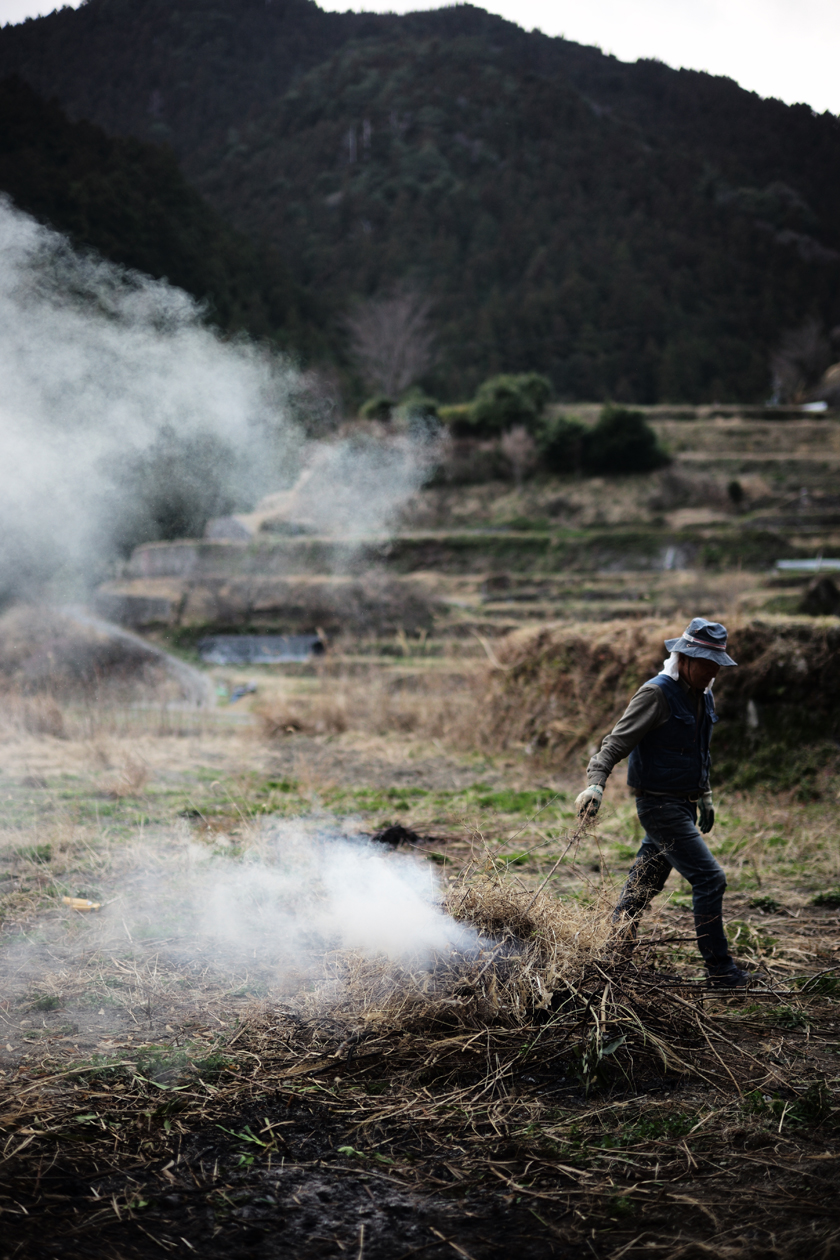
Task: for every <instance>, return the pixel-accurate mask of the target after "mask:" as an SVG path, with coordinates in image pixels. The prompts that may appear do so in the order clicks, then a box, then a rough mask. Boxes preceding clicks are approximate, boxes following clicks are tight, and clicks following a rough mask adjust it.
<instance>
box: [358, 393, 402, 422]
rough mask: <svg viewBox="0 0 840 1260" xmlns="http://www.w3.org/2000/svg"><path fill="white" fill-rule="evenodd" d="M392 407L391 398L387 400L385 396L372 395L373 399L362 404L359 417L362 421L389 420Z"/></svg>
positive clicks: (392, 401) (393, 404)
mask: <svg viewBox="0 0 840 1260" xmlns="http://www.w3.org/2000/svg"><path fill="white" fill-rule="evenodd" d="M394 406H395V403H394V400H393V398H387V397H386V396H385V394H374V396H373V398H368V399H367V401H366V402H363V403H362V405H361V407H360V408H359V415H360V416H361V418H362V419H363V420H390V419H391V412H392V411H393V410H394Z"/></svg>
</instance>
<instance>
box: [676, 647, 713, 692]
mask: <svg viewBox="0 0 840 1260" xmlns="http://www.w3.org/2000/svg"><path fill="white" fill-rule="evenodd" d="M677 668H678V669H679V672H680V678H682V679H683V680H684V681H685V682H687V683H688V685H689V687H693V688H694V690H695V691H705V690H706V688H707V687H708V685H709V683H710V682H711V681H712V679H713V678H717V675H718V670H719V669H720V665H718V664H716V662H715V661H710V660H707V658H706V657H705V656H684V655H683V653H682V652H680V653H679V664H678V666H677Z"/></svg>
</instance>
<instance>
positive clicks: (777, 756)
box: [482, 618, 840, 796]
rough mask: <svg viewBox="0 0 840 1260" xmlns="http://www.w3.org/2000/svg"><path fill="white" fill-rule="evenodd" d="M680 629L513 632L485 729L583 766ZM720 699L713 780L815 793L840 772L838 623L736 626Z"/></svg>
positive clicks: (501, 740)
mask: <svg viewBox="0 0 840 1260" xmlns="http://www.w3.org/2000/svg"><path fill="white" fill-rule="evenodd" d="M682 629H683V625H682V624H679V625H678V624H676V623H667V624H663V623H661V622H654V621H642V622H635V623H632V624H629V625H628V624H627V623H624V622H599V623H593V624H591V625H587V624H581V623H577V624H573V625H569V624H567V623H560V624H554V625H548V626H543V627H540V628H537V629H534V630H531V629H528V630H521V631H516V632H515V633H514V634H511V635H509V636H508V637H507V638H506V639H504V640H502V641H501V643H499V644H498V645H497V647H496V649H495V653H496V657H497V666H496V668H494V669H492V670H491V674H490V681H489V686H488V689H487V694H486V697H485V703H484V706H483V722H482V734H483V735H484V736H485V737H486V738H487V739H488V740H490V741H491V743H492V745H493V746H495V747H508V746H511V745H517V744H518V745H522V744H524V745H526V746H527V747H529V748H530V749H531V750H535V751H536V750H543V751H544V752H545V754H546V755H547V756H548V757H549V759H550V760H551V761H552V762H553V763H555V764H560V765H563V764H567V765H570V764H571V765H582V764H583V763H584V762H585V760H586V759H587V758H588V756H589V755H591V752H592V751H593V750H594V748H595V747H597V745H598V743H599V741H600V740H601V739H602V738H603V736H604V735H605V734H606V733H607V731H609V730H610V729H611V727H612V725H613V724H614V723H615V721H616V719H617V718H618V717H619V716H620V715H621V713H622V711H623V709H624V707H625V705H626V704H627V701H628V700H629V698H630V696H631V695H632V694H633V692H634V691H635V690H636V689H637V688H638V687H639V686H640V685H641V684H642V683H643V682H645V681H646V680H647V679H648V678H651V677H653V675H654V674H656V673H657V672H658V671H659V670H660V669H661V668H662V662H663V660H664V658H665V650H664V647H663V641H664V639H666V638H671V637H675V636H676V635H678V634H679V633H681V631H682ZM729 629H730V651H731V653H732V655H733V657H734V659H735V660H737V661H738V664H739V668H738V669H728V670H723V671H722V672H721V674H720V676H719V678H718V679H717V681H716V683H715V699H716V703H717V709H718V713H719V715H720V717H721V718H722V719H723V720H722V721H721V723H720V725H719V726H718V728H717V730H716V732H715V754H716V756H715V778H716V781H717V782H720V781H722V780H727V781H729V782H730V784H732V785H733V786H737V787H749V786H752V785H753V784H754V783H768V784H769V785H770V786H773V787H776V788H778V789H781V790H785V789H790V788H795V789H797V790H798V791H799V792H800V793H804V794H805V795H806V796H807V795H808V794H811V795H813V794H818V793H819V792H821V791H824V790H825V789H826V786H827V783H828V781H829V780H830V779H831V778H832V776H833V775H834V774H836V772H837V761H838V758H837V744H838V740H840V621H838V619H837V618H821V619H810V618H809V619H806V618H788V619H781V618H778V619H763V620H755V621H750V622H746V623H742V624H740V625H739V624H734V625H731V626H730V627H729Z"/></svg>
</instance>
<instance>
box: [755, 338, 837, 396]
mask: <svg viewBox="0 0 840 1260" xmlns="http://www.w3.org/2000/svg"><path fill="white" fill-rule="evenodd" d="M830 362H831V347H830V345H829V342H828V338H827V337H826V336H825V334H824V333H823V330H822V328H821V327H820V325H819V323H818V322H817V320H815V319H809V320H808V321H807V322H806V323H804V324H803V325H802V327H801V328H791V329H789V330H788V332H786V333H784V335H783V336H782V339H781V342H780V343H779V348H778V350H777V351H776V352H775V354H774V355H773V357H772V359H771V360H770V367H771V370H772V373H773V397H774V399H775V400H776V401H777V402H800V401H801V400H802V399H803V398H805V397H806V396H807V394H808V391H809V390H811V389H813V387H814V386H815V385H816V384H817V382H818V381H819V379H820V377H821V376H822V374H823V372H824V371H825V369H826V368H827V367H828V365H829V363H830Z"/></svg>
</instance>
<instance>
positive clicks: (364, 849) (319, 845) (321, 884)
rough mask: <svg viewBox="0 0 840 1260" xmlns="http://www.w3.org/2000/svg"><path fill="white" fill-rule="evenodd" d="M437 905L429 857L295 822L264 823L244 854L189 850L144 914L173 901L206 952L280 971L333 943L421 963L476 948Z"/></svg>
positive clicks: (472, 937)
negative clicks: (241, 856) (241, 857)
mask: <svg viewBox="0 0 840 1260" xmlns="http://www.w3.org/2000/svg"><path fill="white" fill-rule="evenodd" d="M161 897H162V898H163V900H161ZM441 901H442V895H441V891H440V886H439V882H438V878H437V874H436V872H435V870H434V868H433V867H432V866H430V864H429V863H428V862H427V861H423V860H419V859H416V858H414V857H413V856H412V855H409V854H406V853H393V852H389V851H388V850H385V849H383V848H382V846H381V845H378V844H375V843H371V842H369V841H366V840H365V839H364V838H353V837H348V836H346V835H344V834H342V833H341V832H338V831H331V830H329V829H326V828H324V826H323V824H319V825H307V823H306V821H305V820H302V819H294V820H290V821H284V820H275V821H274V822H272V823H268V824H267V825H266V826H265V828H264V830H263V832H262V834H261V836H260V837H259V841H258V843H257V845H255V847H254V849H253V850H252V851H251V852H250V854H248V855H246V856H245V858H244V860H234V859H231V858H227V857H225V856H223V855H221V856H220V855H218V854H216V855H211V854H208V852H207V850H206V848H202V847H200V846H196V845H194V844H193V845H190V846H188V848H187V849H186V850H184V853H183V859H182V861H181V863H180V870H179V871H177V872H176V871H172V872H171V874H170V876H169V877H168V879H167V888H166V891H165V892H163V891H162V889H161V887H160V886H158V887H156V889H155V892H154V897H153V899H152V901H151V903H150V905H149V909H148V910H147V911H146V914H148V915H149V916H150V919H149V921H150V922H153V921H154V917H155V908H156V907H161V906H163V905H166V903H167V902H171V903H172V906H171V907H170V910H169V912H168V913H169V914H170V915H171V913H172V908H173V907H174V908H175V909H176V911H177V919H178V922H179V923H180V925H181V932H182V934H185V935H187V936H188V937H189V939H190V940H191V941H193V942H195V943H196V944H200V945H201V946H202V948H205V949H207V950H209V951H210V953H211V955H212V953H213V952H215V953H216V954H217V955H218V957H219V958H220V959H221V958H224V957H226V956H230V957H231V958H235V957H237V956H240V955H241V956H242V957H245V958H248V957H254V958H260V957H261V958H262V959H263V960H265V961H269V960H274V961H275V963H276V964H277V965H278V966H279V968H280V971H281V972H282V969H283V965H284V962H292V963H294V965H295V968H296V969H299V968H300V967H301V965H302V964H303V963H304V962H305V961H307V960H308V961H309V962H310V963H311V962H315V963H320V962H321V961H322V959H323V956H324V954H325V953H326V952H327V951H329V950H335V949H340V950H354V951H358V952H359V953H361V954H362V955H364V956H365V957H368V958H377V957H381V958H386V959H388V960H390V961H392V962H395V961H402V962H411V963H413V964H414V965H419V966H424V965H426V964H428V963H429V962H430V961H431V960H432V959H433V958H434V957H435V956H437V955H448V954H450V953H451V952H452V951H453V950H455V951H457V952H459V953H471V952H473V951H474V949H475V947H476V941H477V937H476V934H475V933H474V932H473V931H472V930H471V929H469V928H466V927H464V926H463V925H461V924H459V923H457V922H456V921H455V920H454V919H452V918H451V917H450V916H449V915H448V914H446V913H445V912H444V911H443V910H442V909H441Z"/></svg>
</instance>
